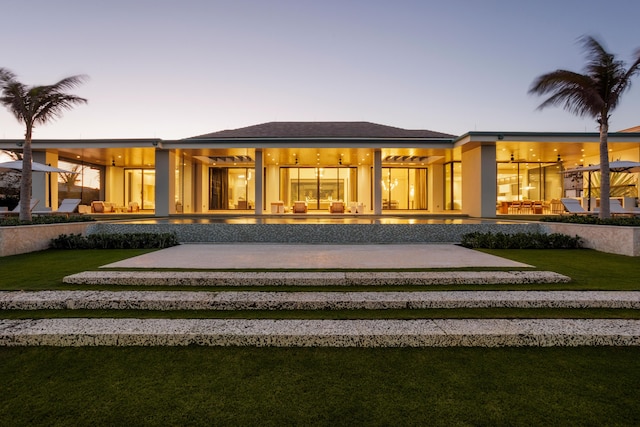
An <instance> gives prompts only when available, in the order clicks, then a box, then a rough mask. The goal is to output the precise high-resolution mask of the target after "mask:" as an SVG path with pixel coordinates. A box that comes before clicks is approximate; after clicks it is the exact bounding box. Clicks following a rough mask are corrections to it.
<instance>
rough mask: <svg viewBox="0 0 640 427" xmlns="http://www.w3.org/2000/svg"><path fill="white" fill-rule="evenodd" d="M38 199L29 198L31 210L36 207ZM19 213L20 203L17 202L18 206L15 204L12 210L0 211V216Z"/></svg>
mask: <svg viewBox="0 0 640 427" xmlns="http://www.w3.org/2000/svg"><path fill="white" fill-rule="evenodd" d="M39 202H40V201H39V200H38V199H31V202H30V204H29V210H30V211H33V208H35V207H36V205H37V204H38V203H39ZM19 214H20V203H19V202H18V206H16V207H15V208H14V209H13V210H10V211H8V212H7V211H2V212H0V216H16V215H19Z"/></svg>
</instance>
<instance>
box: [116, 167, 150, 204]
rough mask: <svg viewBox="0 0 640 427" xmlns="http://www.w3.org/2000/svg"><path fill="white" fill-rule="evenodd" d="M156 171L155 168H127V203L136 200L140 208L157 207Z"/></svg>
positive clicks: (125, 178) (125, 175)
mask: <svg viewBox="0 0 640 427" xmlns="http://www.w3.org/2000/svg"><path fill="white" fill-rule="evenodd" d="M155 188H156V171H155V169H125V171H124V189H125V194H124V197H125V204H126V205H128V204H129V203H130V202H136V203H137V204H138V206H140V209H147V210H153V209H155V208H156V193H155Z"/></svg>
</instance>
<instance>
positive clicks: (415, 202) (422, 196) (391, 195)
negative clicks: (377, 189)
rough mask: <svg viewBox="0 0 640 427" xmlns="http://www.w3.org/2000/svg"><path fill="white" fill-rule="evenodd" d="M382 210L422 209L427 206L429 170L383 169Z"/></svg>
mask: <svg viewBox="0 0 640 427" xmlns="http://www.w3.org/2000/svg"><path fill="white" fill-rule="evenodd" d="M381 185H382V209H420V210H426V209H428V206H427V169H425V168H382V183H381Z"/></svg>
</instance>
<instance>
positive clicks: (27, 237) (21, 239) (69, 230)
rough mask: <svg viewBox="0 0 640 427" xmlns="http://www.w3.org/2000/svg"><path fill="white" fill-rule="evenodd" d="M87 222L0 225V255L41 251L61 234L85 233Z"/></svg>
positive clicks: (88, 224)
mask: <svg viewBox="0 0 640 427" xmlns="http://www.w3.org/2000/svg"><path fill="white" fill-rule="evenodd" d="M90 225H91V223H89V222H71V223H64V224H40V225H18V226H13V227H0V257H3V256H9V255H17V254H24V253H28V252H36V251H42V250H45V249H47V248H49V244H50V243H51V240H52V239H55V238H56V237H58V236H59V235H61V234H85V233H86V231H87V228H88V227H89V226H90Z"/></svg>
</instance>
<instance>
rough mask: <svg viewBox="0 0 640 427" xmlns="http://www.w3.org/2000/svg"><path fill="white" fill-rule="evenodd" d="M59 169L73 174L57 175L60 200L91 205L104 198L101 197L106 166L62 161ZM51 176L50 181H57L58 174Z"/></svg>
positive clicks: (59, 163)
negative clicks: (78, 201) (77, 201)
mask: <svg viewBox="0 0 640 427" xmlns="http://www.w3.org/2000/svg"><path fill="white" fill-rule="evenodd" d="M58 167H59V168H61V169H64V170H68V171H69V172H72V173H59V174H57V175H58V199H59V200H64V199H80V200H81V202H80V204H82V205H90V204H91V202H92V201H94V200H101V199H102V198H104V196H101V193H103V185H102V180H103V176H104V166H96V165H88V164H84V163H77V162H73V161H65V160H61V161H59V162H58ZM49 175H50V176H49V178H48V179H55V178H54V175H56V174H49Z"/></svg>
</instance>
